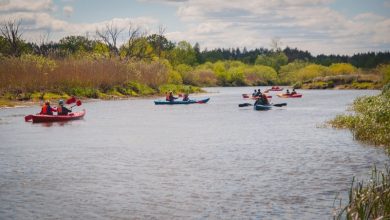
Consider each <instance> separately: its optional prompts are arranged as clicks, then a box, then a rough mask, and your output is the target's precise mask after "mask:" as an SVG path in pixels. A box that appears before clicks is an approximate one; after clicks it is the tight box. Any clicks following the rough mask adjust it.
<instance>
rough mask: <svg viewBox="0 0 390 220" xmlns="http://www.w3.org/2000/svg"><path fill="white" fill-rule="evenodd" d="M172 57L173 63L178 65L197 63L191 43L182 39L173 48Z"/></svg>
mask: <svg viewBox="0 0 390 220" xmlns="http://www.w3.org/2000/svg"><path fill="white" fill-rule="evenodd" d="M171 55H172V56H171V57H170V61H171V63H172V64H173V65H174V66H176V65H179V64H187V65H190V66H194V65H195V64H196V53H195V50H194V49H193V48H192V46H191V44H190V43H188V42H186V41H180V42H179V43H178V44H177V46H176V47H175V48H174V49H173V50H172V54H171Z"/></svg>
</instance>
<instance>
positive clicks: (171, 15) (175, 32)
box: [0, 0, 390, 55]
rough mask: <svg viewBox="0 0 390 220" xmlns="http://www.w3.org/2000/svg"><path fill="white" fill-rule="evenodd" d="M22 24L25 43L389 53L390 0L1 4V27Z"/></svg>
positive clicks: (26, 0) (38, 0) (6, 0)
mask: <svg viewBox="0 0 390 220" xmlns="http://www.w3.org/2000/svg"><path fill="white" fill-rule="evenodd" d="M9 20H21V22H22V23H21V29H22V31H23V35H22V38H23V39H25V40H27V41H32V42H40V41H42V39H44V38H47V39H48V40H49V41H58V40H59V39H61V38H62V37H65V36H69V35H83V36H88V37H89V38H91V39H95V38H96V34H95V33H96V30H102V29H103V28H104V27H105V26H106V25H107V24H109V25H114V26H116V27H118V28H119V29H120V30H123V31H122V32H121V36H120V37H119V39H118V40H119V43H123V42H124V41H125V40H126V38H127V36H128V29H129V27H133V28H134V27H138V28H140V29H142V31H143V32H145V33H148V34H153V33H158V30H159V28H161V27H163V28H164V30H165V32H164V35H165V36H166V37H167V38H168V39H169V40H171V41H174V42H179V41H182V40H185V41H188V42H190V43H191V44H195V43H196V42H198V43H199V44H200V47H201V50H203V49H206V48H207V49H209V50H210V49H213V48H237V47H238V48H241V49H243V48H244V47H246V48H247V49H254V48H260V47H264V48H270V47H271V42H272V41H273V40H277V41H278V42H280V45H281V47H282V48H284V47H286V46H289V47H292V48H298V49H301V50H307V51H309V52H311V53H312V54H314V55H318V54H340V55H352V54H355V53H360V52H368V51H390V0H109V1H108V0H0V22H6V21H9Z"/></svg>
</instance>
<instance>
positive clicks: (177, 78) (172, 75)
mask: <svg viewBox="0 0 390 220" xmlns="http://www.w3.org/2000/svg"><path fill="white" fill-rule="evenodd" d="M168 83H169V84H182V83H183V79H182V78H181V75H180V73H179V72H177V71H175V70H170V71H169V72H168Z"/></svg>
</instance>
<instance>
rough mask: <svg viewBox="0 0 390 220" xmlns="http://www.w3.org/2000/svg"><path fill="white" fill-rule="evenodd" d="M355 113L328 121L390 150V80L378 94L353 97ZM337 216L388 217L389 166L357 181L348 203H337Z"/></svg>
mask: <svg viewBox="0 0 390 220" xmlns="http://www.w3.org/2000/svg"><path fill="white" fill-rule="evenodd" d="M351 110H353V113H352V114H344V115H338V116H336V118H334V119H333V120H331V121H330V122H329V123H330V124H331V125H332V126H333V127H335V128H348V129H350V130H351V131H352V133H353V135H354V138H355V139H357V140H359V141H363V142H366V143H369V144H374V145H379V146H385V147H387V150H388V152H390V151H389V150H390V135H389V134H390V83H388V84H387V85H386V86H384V88H383V90H382V93H381V94H380V95H377V96H369V97H361V98H358V99H356V100H355V101H354V103H353V106H352V109H351ZM335 211H336V213H335V217H334V218H335V219H389V218H390V170H389V168H388V167H386V170H385V171H384V172H379V171H378V170H377V169H376V168H374V169H373V171H372V176H371V179H370V180H369V181H366V182H363V181H361V182H355V181H354V180H353V181H352V186H351V189H350V191H349V201H348V204H347V205H346V206H345V207H342V206H341V201H340V207H338V208H337V209H336V210H335Z"/></svg>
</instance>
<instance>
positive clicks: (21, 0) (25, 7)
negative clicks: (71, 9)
mask: <svg viewBox="0 0 390 220" xmlns="http://www.w3.org/2000/svg"><path fill="white" fill-rule="evenodd" d="M53 9H54V5H53V2H52V0H12V1H9V0H2V1H1V4H0V11H2V12H8V13H10V12H20V11H50V10H53Z"/></svg>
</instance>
